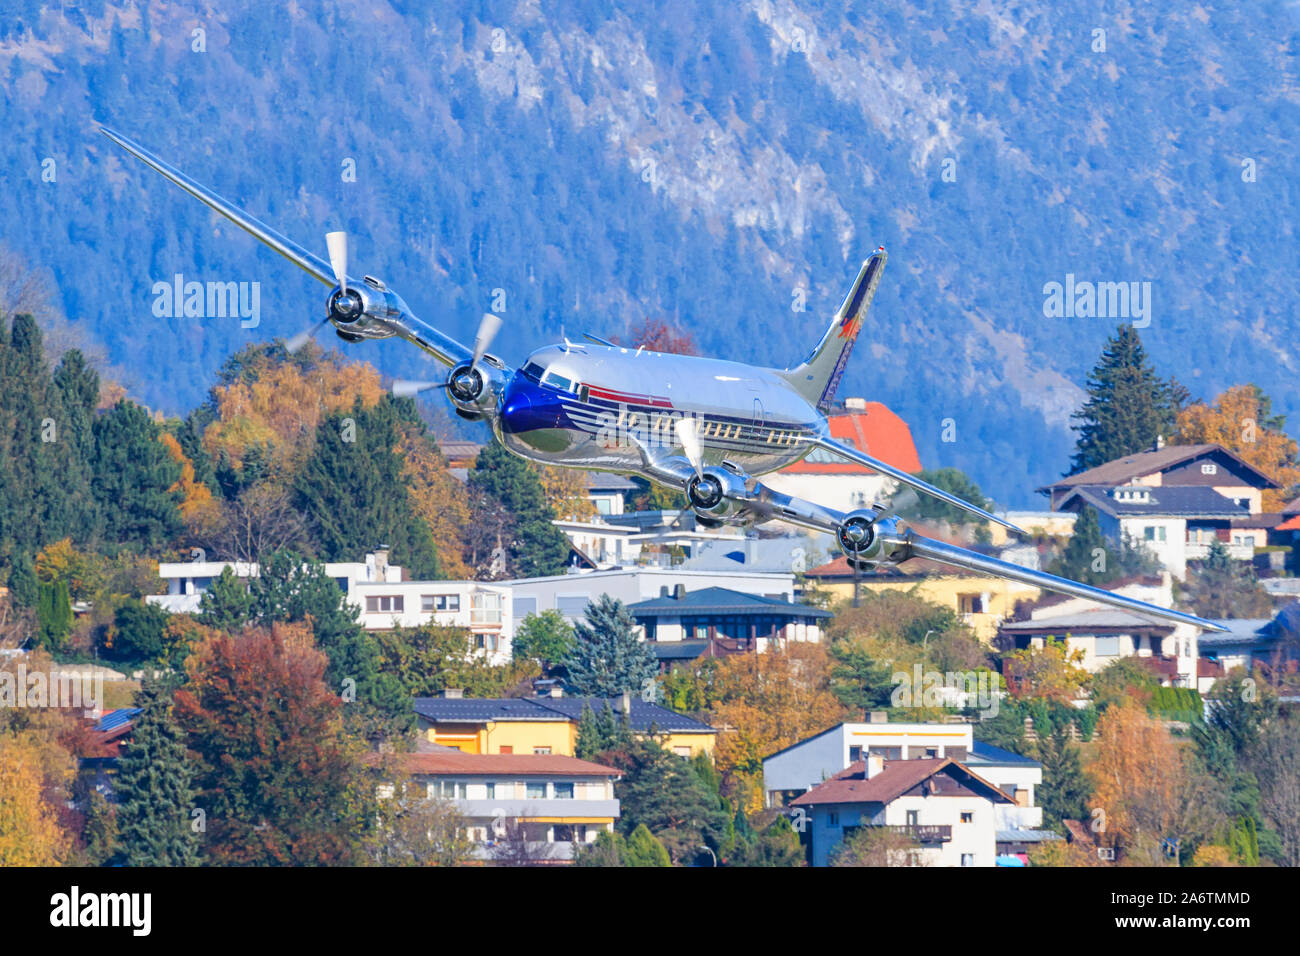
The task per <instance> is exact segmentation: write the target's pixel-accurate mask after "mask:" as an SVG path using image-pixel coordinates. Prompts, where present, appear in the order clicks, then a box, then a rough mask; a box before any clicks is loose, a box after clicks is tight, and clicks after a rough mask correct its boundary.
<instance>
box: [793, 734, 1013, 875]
mask: <svg viewBox="0 0 1300 956" xmlns="http://www.w3.org/2000/svg"><path fill="white" fill-rule="evenodd" d="M1012 802H1013V801H1012V799H1011V797H1010V796H1008V795H1007V794H1006V793H1004V792H1003V791H1002V790H1001V789H999V788H998V787H996V786H995V785H994V784H992V783H991V782H989V781H988V780H986V779H984V778H983V777H982V776H980V775H979V774H976V773H974V772H973V771H971V770H970V769H969V768H968V767H965V766H963V765H962V764H960V763H958V762H956V761H955V760H952V759H950V758H944V757H934V758H923V759H920V760H885V759H884V758H883V757H880V756H877V755H874V754H872V755H869V756H867V757H866V758H865V759H864V760H860V761H858V762H857V763H854V764H852V765H850V766H849V767H848V768H847V769H845V770H841V771H840V772H839V773H837V774H835V775H834V776H833V777H831V778H830V779H829V780H826V781H825V782H824V783H820V784H818V785H817V786H815V787H813V788H812V789H811V790H809V791H808V792H807V793H805V794H803V795H802V796H800V797H797V798H796V799H795V800H794V801H793V803H792V804H791V807H792V812H793V815H794V818H795V828H796V830H799V829H802V830H803V831H804V832H806V833H807V834H808V836H809V843H810V846H811V856H812V865H813V866H827V865H828V864H829V863H830V862H831V859H832V858H833V855H834V853H835V851H836V850H837V849H838V848H839V846H840V844H841V843H842V842H843V841H844V840H845V839H848V838H849V837H851V836H852V835H853V834H854V833H855V832H856V831H857V830H859V829H862V828H867V827H879V828H888V829H890V830H893V831H895V832H897V833H901V834H903V835H905V836H907V837H909V838H911V840H912V841H913V842H914V843H915V844H916V846H917V848H918V849H917V850H916V851H915V852H917V853H918V854H919V856H920V857H921V861H922V863H923V865H928V866H954V867H955V866H996V865H997V859H998V829H999V827H998V823H997V814H996V808H997V807H998V806H999V805H1001V806H1007V805H1009V804H1011V803H1012Z"/></svg>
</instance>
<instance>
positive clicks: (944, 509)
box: [911, 468, 990, 525]
mask: <svg viewBox="0 0 1300 956" xmlns="http://www.w3.org/2000/svg"><path fill="white" fill-rule="evenodd" d="M917 477H918V478H920V479H921V480H922V481H928V482H929V483H930V484H932V485H934V486H935V487H936V488H942V489H943V490H944V491H947V492H949V493H950V494H953V495H956V496H957V497H958V498H960V499H962V500H963V501H969V502H970V503H971V504H973V505H974V506H975V507H977V508H985V509H987V508H988V506H989V504H990V502H989V501H988V499H987V498H985V497H984V493H983V492H981V491H980V488H979V485H977V484H975V482H974V481H972V480H971V479H970V476H969V475H967V474H966V473H965V472H964V471H962V470H961V469H959V468H936V469H934V470H923V471H922V472H921V473H920V474H919V475H918V476H917ZM911 512H912V513H913V514H915V515H916V517H917V518H919V519H921V520H923V521H946V522H948V524H950V525H966V524H976V523H983V521H984V519H983V518H980V517H977V516H976V515H973V514H971V513H970V512H969V511H966V510H965V509H963V508H958V507H957V506H956V505H950V504H948V503H947V502H946V501H941V500H940V499H938V498H935V497H933V496H932V495H919V496H917V501H916V504H915V505H913V506H912V508H911Z"/></svg>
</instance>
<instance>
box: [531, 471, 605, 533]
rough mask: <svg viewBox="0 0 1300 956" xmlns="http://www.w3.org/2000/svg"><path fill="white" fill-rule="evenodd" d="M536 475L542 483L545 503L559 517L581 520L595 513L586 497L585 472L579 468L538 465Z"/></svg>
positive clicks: (593, 507) (594, 507) (594, 508)
mask: <svg viewBox="0 0 1300 956" xmlns="http://www.w3.org/2000/svg"><path fill="white" fill-rule="evenodd" d="M537 477H538V480H540V481H541V483H542V493H543V494H544V495H546V503H547V504H548V505H550V506H551V507H552V508H554V509H555V513H556V514H557V515H559V516H560V517H561V518H569V519H571V520H577V521H581V520H584V519H586V518H590V517H592V516H593V515H595V513H596V506H595V505H594V504H593V503H592V501H591V499H590V498H588V497H587V490H588V489H587V473H586V472H585V471H582V470H581V469H579V468H556V467H553V466H551V465H539V466H538V467H537Z"/></svg>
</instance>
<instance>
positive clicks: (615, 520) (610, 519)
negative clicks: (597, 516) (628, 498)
mask: <svg viewBox="0 0 1300 956" xmlns="http://www.w3.org/2000/svg"><path fill="white" fill-rule="evenodd" d="M679 517H680V519H681V520H680V523H679V524H678V525H677V527H678V529H679V530H682V531H694V530H695V512H694V511H687V512H685V513H682V512H680V511H625V512H623V513H622V514H621V515H601V518H603V519H604V520H605V523H606V524H617V525H629V526H631V527H633V528H637V529H639V530H641V531H645V530H646V529H648V528H662V527H666V526H667V525H670V524H672V523H673V522H674V521H677V520H678V518H679Z"/></svg>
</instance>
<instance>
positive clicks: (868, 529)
mask: <svg viewBox="0 0 1300 956" xmlns="http://www.w3.org/2000/svg"><path fill="white" fill-rule="evenodd" d="M835 543H836V544H838V545H839V546H840V550H841V551H842V552H843V553H844V556H845V557H846V558H848V559H849V563H850V564H854V563H856V564H857V565H858V566H859V567H863V566H869V565H872V564H874V563H876V562H877V561H879V560H881V559H882V558H883V557H884V556H885V554H884V552H885V548H884V541H883V540H882V538H881V535H880V532H879V530H878V529H877V528H876V513H875V512H874V511H854V512H851V513H850V514H848V515H847V516H846V517H845V518H844V520H843V521H842V522H840V526H839V527H838V528H836V529H835Z"/></svg>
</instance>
